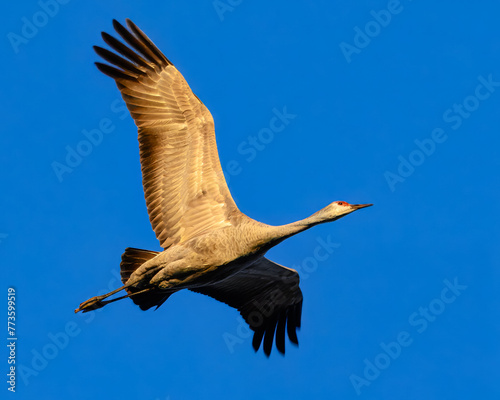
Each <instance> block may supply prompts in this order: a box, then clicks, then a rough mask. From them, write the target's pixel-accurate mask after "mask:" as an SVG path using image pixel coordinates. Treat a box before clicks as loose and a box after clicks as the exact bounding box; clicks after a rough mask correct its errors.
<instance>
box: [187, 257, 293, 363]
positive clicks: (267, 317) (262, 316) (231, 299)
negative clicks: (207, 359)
mask: <svg viewBox="0 0 500 400" xmlns="http://www.w3.org/2000/svg"><path fill="white" fill-rule="evenodd" d="M191 290H192V291H194V292H198V293H202V294H206V295H208V296H210V297H213V298H214V299H216V300H219V301H222V302H224V303H226V304H228V305H229V306H231V307H234V308H236V309H238V310H239V311H240V313H241V315H242V316H243V318H244V319H245V321H246V322H247V323H248V325H250V328H251V329H252V330H253V331H254V336H253V341H252V345H253V348H254V349H255V351H257V350H258V349H259V347H260V344H261V342H262V339H263V338H264V353H265V354H266V355H267V356H269V355H270V354H271V349H272V346H273V338H274V335H275V333H276V348H277V349H278V351H279V352H280V353H282V354H284V353H285V336H286V334H285V330H286V331H287V332H288V338H289V339H290V341H291V342H292V343H294V344H298V340H297V333H296V329H297V328H300V319H301V315H302V292H301V290H300V288H299V274H298V273H297V271H295V270H293V269H290V268H286V267H283V266H281V265H279V264H276V263H274V262H272V261H270V260H268V259H267V258H264V257H262V258H261V259H260V260H259V261H257V262H256V263H255V264H253V265H252V266H250V267H248V268H246V269H244V270H242V271H240V272H238V273H237V274H235V275H232V276H231V277H229V278H227V279H225V280H223V281H221V282H219V283H216V284H213V285H208V286H203V287H197V288H193V289H191Z"/></svg>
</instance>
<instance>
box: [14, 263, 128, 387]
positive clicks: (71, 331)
mask: <svg viewBox="0 0 500 400" xmlns="http://www.w3.org/2000/svg"><path fill="white" fill-rule="evenodd" d="M111 274H112V275H113V277H112V278H111V279H110V280H109V282H108V285H107V287H106V288H105V289H102V290H100V291H99V292H98V293H97V295H101V294H105V293H108V292H110V291H111V290H113V289H115V288H116V285H117V284H118V285H121V276H120V272H119V270H118V269H113V270H111ZM101 311H102V308H100V309H97V310H93V311H89V312H88V313H85V314H83V315H82V319H83V323H82V322H81V320H80V322H76V321H68V322H66V324H65V325H64V327H63V328H62V329H61V330H59V331H58V332H56V333H52V332H49V333H48V334H47V342H46V343H45V344H44V345H43V346H42V347H41V348H33V349H31V354H32V357H31V361H30V363H29V364H28V365H25V364H19V367H18V371H19V372H18V374H19V376H20V378H21V379H22V381H23V383H24V386H28V385H29V384H30V382H31V379H33V377H37V376H38V375H40V373H41V372H42V371H44V370H45V369H46V368H47V367H48V365H49V364H50V362H51V361H52V360H54V359H55V358H56V357H57V356H58V355H59V354H61V352H63V351H64V349H66V348H67V347H68V345H69V343H70V342H71V340H72V339H74V338H75V337H77V336H78V335H79V334H80V333H82V329H83V327H84V326H86V325H88V324H90V323H91V322H92V321H94V319H95V317H96V313H98V312H101ZM68 312H69V313H71V314H73V310H69V311H68ZM73 315H74V314H73Z"/></svg>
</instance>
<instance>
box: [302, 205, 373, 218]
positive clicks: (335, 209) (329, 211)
mask: <svg viewBox="0 0 500 400" xmlns="http://www.w3.org/2000/svg"><path fill="white" fill-rule="evenodd" d="M372 205H373V204H349V203H347V202H346V201H334V202H333V203H331V204H328V205H327V206H326V207H325V208H323V209H321V210H319V211H318V212H317V213H315V214H313V215H312V217H315V218H317V219H318V223H322V222H331V221H335V220H337V219H339V218H342V217H344V216H346V215H347V214H350V213H352V212H354V211H356V210H359V209H361V208H365V207H370V206H372Z"/></svg>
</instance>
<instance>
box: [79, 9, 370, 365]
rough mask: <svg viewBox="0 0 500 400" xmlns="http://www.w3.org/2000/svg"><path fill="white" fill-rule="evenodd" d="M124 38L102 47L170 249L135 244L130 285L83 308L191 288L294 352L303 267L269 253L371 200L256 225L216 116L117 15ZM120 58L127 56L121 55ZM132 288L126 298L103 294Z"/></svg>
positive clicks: (147, 302) (150, 303)
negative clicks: (233, 185) (222, 155)
mask: <svg viewBox="0 0 500 400" xmlns="http://www.w3.org/2000/svg"><path fill="white" fill-rule="evenodd" d="M113 26H114V28H115V30H116V32H117V33H118V34H119V35H120V36H121V37H122V39H123V40H124V42H125V43H126V44H125V43H123V42H120V41H119V40H117V39H115V38H114V37H113V36H110V35H108V34H107V33H105V32H103V33H102V37H103V39H104V41H105V42H106V43H107V44H108V45H109V46H110V47H111V48H112V49H113V50H114V51H115V52H116V53H113V52H111V51H109V50H106V49H104V48H102V47H98V46H94V49H95V51H96V52H97V54H98V55H99V56H101V57H102V58H103V59H104V60H106V61H108V62H109V63H110V64H112V65H113V66H110V65H107V64H102V63H99V62H97V63H96V65H97V67H98V68H99V70H101V71H102V72H103V73H104V74H106V75H108V76H110V77H111V78H113V79H114V80H115V82H116V84H117V86H118V89H119V90H120V92H121V94H122V97H123V99H124V100H125V102H126V104H127V107H128V109H129V111H130V113H131V115H132V117H133V119H134V121H135V124H136V125H137V127H138V130H139V148H140V160H141V167H142V177H143V186H144V193H145V198H146V205H147V209H148V214H149V218H150V221H151V225H152V227H153V230H154V232H155V234H156V237H157V238H158V240H159V242H160V244H161V247H162V248H163V249H164V250H163V251H162V252H156V251H148V250H140V249H135V248H127V249H125V252H124V253H123V255H122V260H121V264H120V268H121V278H122V283H123V286H122V287H120V288H118V289H116V290H113V291H112V292H110V293H108V294H105V295H103V296H96V297H93V298H91V299H90V300H87V301H86V302H84V303H82V304H80V307H79V308H78V309H77V310H75V312H78V311H83V312H87V311H90V310H94V309H97V308H100V307H103V306H104V305H106V304H109V303H111V302H113V301H116V300H119V299H122V298H126V297H130V298H131V299H132V300H133V301H134V303H135V304H137V305H138V306H139V307H140V308H141V309H142V310H147V309H149V308H151V307H154V306H156V307H157V308H158V307H159V306H160V305H162V304H163V303H164V302H165V301H166V300H167V299H168V297H169V296H170V295H172V294H173V293H175V292H177V291H179V290H181V289H189V290H192V291H194V292H197V293H202V294H205V295H208V296H210V297H213V298H214V299H216V300H219V301H221V302H224V303H226V304H228V305H229V306H231V307H234V308H236V309H237V310H239V312H240V313H241V315H242V316H243V318H244V319H245V320H246V322H247V323H248V324H249V326H250V328H251V329H252V330H253V331H254V336H253V341H252V345H253V348H254V350H255V351H257V350H258V349H259V347H260V345H261V343H262V341H263V349H264V353H265V354H266V355H267V356H269V355H270V353H271V349H272V345H273V340H274V336H275V335H276V348H277V349H278V351H279V352H280V353H282V354H284V353H285V336H286V333H288V337H289V339H290V341H291V342H292V343H294V344H298V341H297V333H296V329H297V328H299V327H300V320H301V314H302V292H301V290H300V288H299V276H298V273H297V271H295V270H293V269H290V268H286V267H283V266H281V265H279V264H276V263H274V262H272V261H270V260H268V259H267V258H265V257H264V255H265V253H266V252H267V251H268V250H269V249H270V248H271V247H273V246H276V245H277V244H278V243H280V242H281V241H283V240H285V239H286V238H288V237H290V236H292V235H295V234H297V233H299V232H302V231H304V230H306V229H309V228H311V227H312V226H315V225H318V224H321V223H324V222H330V221H335V220H337V219H339V218H342V217H344V216H345V215H347V214H349V213H351V212H353V211H356V210H359V209H361V208H364V207H368V206H371V204H356V205H353V204H349V203H346V202H344V201H336V202H333V203H331V204H329V205H328V206H326V207H325V208H323V209H322V210H320V211H318V212H316V213H315V214H313V215H311V216H310V217H308V218H305V219H303V220H301V221H297V222H294V223H291V224H288V225H283V226H271V225H266V224H263V223H261V222H258V221H255V220H253V219H251V218H249V217H248V216H246V215H245V214H243V213H242V212H240V211H239V210H238V208H237V207H236V204H235V203H234V201H233V199H232V197H231V193H230V192H229V189H228V187H227V185H226V181H225V179H224V175H223V173H222V169H221V166H220V162H219V157H218V154H217V147H216V142H215V131H214V121H213V118H212V115H211V114H210V112H209V111H208V109H207V108H206V107H205V105H204V104H203V103H202V102H201V101H200V99H198V97H196V95H195V94H194V93H193V92H192V91H191V89H190V88H189V86H188V84H187V82H186V81H185V80H184V78H183V76H182V75H181V74H180V72H179V71H178V70H177V69H176V68H175V67H174V66H173V64H172V63H171V62H170V61H169V60H168V59H167V58H166V57H165V56H164V55H163V53H162V52H161V51H160V50H159V49H158V48H157V47H156V46H155V45H154V44H153V42H152V41H151V40H150V39H149V38H148V37H147V36H146V35H145V34H144V33H143V32H142V31H141V30H140V29H139V28H138V27H137V26H136V25H135V24H134V23H133V22H132V21H130V20H128V19H127V26H128V29H127V28H125V27H124V26H123V25H121V24H120V23H119V22H117V21H116V20H113ZM117 53H118V54H120V55H118V54H117ZM121 290H125V291H126V293H127V294H126V295H124V296H121V297H118V298H114V299H111V300H104V299H106V298H108V297H109V296H111V295H113V294H115V293H118V292H119V291H121Z"/></svg>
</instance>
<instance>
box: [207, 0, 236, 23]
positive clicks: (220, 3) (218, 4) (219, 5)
mask: <svg viewBox="0 0 500 400" xmlns="http://www.w3.org/2000/svg"><path fill="white" fill-rule="evenodd" d="M241 3H243V0H214V1H212V6H213V7H214V10H215V12H216V13H217V16H218V17H219V21H220V22H222V21H224V18H225V17H224V14H225V13H228V12H233V11H234V10H235V8H236V7H237V6H239V5H240V4H241Z"/></svg>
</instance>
